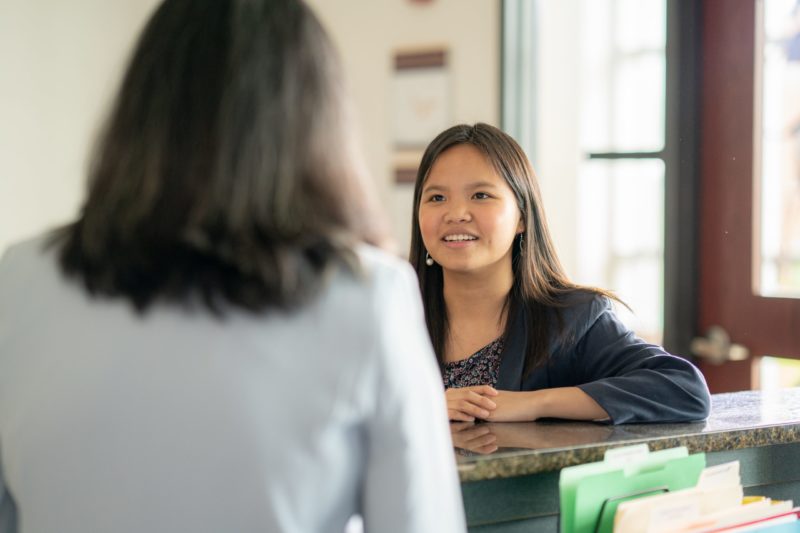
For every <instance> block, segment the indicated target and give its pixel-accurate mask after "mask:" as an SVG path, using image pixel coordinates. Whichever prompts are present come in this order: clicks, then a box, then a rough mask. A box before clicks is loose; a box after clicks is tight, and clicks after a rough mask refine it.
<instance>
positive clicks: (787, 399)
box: [451, 388, 800, 482]
mask: <svg viewBox="0 0 800 533" xmlns="http://www.w3.org/2000/svg"><path fill="white" fill-rule="evenodd" d="M711 400H712V408H711V416H710V417H709V418H708V420H706V421H704V422H694V423H688V424H627V425H619V426H610V425H606V424H598V423H591V422H569V421H555V420H554V421H539V422H516V423H513V422H506V423H479V424H472V423H470V424H465V423H452V424H451V431H452V433H453V442H454V443H455V445H456V446H460V447H457V448H456V457H457V462H458V470H459V476H460V478H461V481H462V482H470V481H481V480H485V479H496V478H505V477H514V476H521V475H528V474H536V473H540V472H549V471H553V470H559V469H561V468H563V467H565V466H572V465H576V464H582V463H588V462H593V461H600V460H602V459H603V454H604V453H605V451H606V449H608V448H615V447H619V446H627V445H630V444H639V443H643V442H644V443H647V444H648V445H649V447H650V449H651V450H660V449H664V448H672V447H675V446H686V447H688V448H689V451H690V452H691V453H694V452H716V451H724V450H736V449H741V448H752V447H756V446H767V445H771V444H786V443H793V442H800V388H794V389H784V390H780V391H770V392H762V391H744V392H735V393H730V394H715V395H713V396H712V397H711ZM487 433H492V434H493V435H494V437H495V438H496V445H497V446H499V448H497V450H496V451H494V452H492V453H486V454H482V453H480V450H481V448H480V445H481V440H480V439H481V436H482V435H485V434H487ZM470 448H471V449H472V451H470ZM476 450H478V451H476ZM484 450H486V449H485V448H484Z"/></svg>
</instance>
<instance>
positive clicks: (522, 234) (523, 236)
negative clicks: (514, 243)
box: [519, 233, 525, 250]
mask: <svg viewBox="0 0 800 533" xmlns="http://www.w3.org/2000/svg"><path fill="white" fill-rule="evenodd" d="M524 245H525V234H524V233H520V234H519V249H520V250H522V247H523V246H524Z"/></svg>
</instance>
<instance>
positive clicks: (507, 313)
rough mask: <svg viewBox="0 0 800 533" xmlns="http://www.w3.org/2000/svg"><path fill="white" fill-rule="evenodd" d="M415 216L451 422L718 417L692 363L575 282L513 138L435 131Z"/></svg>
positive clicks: (417, 259) (488, 131)
mask: <svg viewBox="0 0 800 533" xmlns="http://www.w3.org/2000/svg"><path fill="white" fill-rule="evenodd" d="M414 213H415V214H416V216H415V217H414V220H413V222H412V242H411V253H410V260H411V263H412V265H413V266H414V267H415V269H416V271H417V275H418V277H419V282H420V289H421V291H422V297H423V302H424V304H425V319H426V322H427V325H428V331H429V333H430V336H431V341H432V343H433V346H434V351H435V353H436V356H437V359H438V361H439V364H440V367H441V369H442V374H443V379H444V384H445V388H446V396H447V406H448V412H449V415H450V418H451V420H465V421H472V420H475V419H488V420H495V421H518V420H535V419H537V418H544V417H558V418H569V419H580V420H607V421H610V422H612V423H623V422H656V421H658V422H666V421H686V420H697V419H702V418H705V417H706V416H708V412H709V408H710V398H709V394H708V388H707V387H706V384H705V381H704V380H703V377H702V375H701V374H700V373H699V372H698V370H697V369H696V368H695V367H694V366H693V365H692V364H691V363H690V362H688V361H687V360H685V359H683V358H680V357H676V356H673V355H670V354H668V353H666V352H665V351H664V350H663V348H661V347H659V346H655V345H651V344H647V343H645V342H644V341H643V340H641V339H639V338H638V337H636V336H635V335H634V333H633V332H631V331H630V330H628V329H627V328H626V327H625V326H624V325H623V324H622V323H621V322H620V321H619V320H618V319H617V317H616V315H615V314H614V311H613V308H612V306H611V303H610V300H611V299H616V298H615V297H614V296H613V295H612V294H611V293H609V292H607V291H604V290H602V289H597V288H591V287H582V286H579V285H576V284H574V283H572V282H571V281H570V280H569V278H568V277H567V275H566V274H565V272H564V270H563V268H562V266H561V263H560V262H559V260H558V256H557V254H556V252H555V247H554V246H553V243H552V241H551V238H550V233H549V230H548V228H547V222H546V219H545V215H544V209H543V206H542V202H541V197H540V194H539V187H538V184H537V182H536V177H535V175H534V173H533V169H532V168H531V165H530V162H529V161H528V159H527V157H526V156H525V153H524V152H523V151H522V149H521V148H520V147H519V145H518V144H517V143H516V142H515V141H514V140H513V139H512V138H511V137H510V136H508V135H506V134H505V133H503V132H502V131H500V130H499V129H497V128H494V127H492V126H489V125H486V124H480V123H479V124H475V125H474V126H468V125H459V126H454V127H452V128H450V129H448V130H446V131H444V132H442V133H441V134H440V135H439V136H437V137H436V138H435V139H434V140H433V141H432V142H431V143H430V145H429V146H428V148H427V149H426V151H425V154H424V155H423V158H422V163H421V164H420V168H419V172H418V174H417V180H416V185H415V191H414Z"/></svg>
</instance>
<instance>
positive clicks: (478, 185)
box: [466, 181, 497, 189]
mask: <svg viewBox="0 0 800 533" xmlns="http://www.w3.org/2000/svg"><path fill="white" fill-rule="evenodd" d="M487 187H492V188H494V187H497V185H496V184H494V183H492V182H491V181H474V182H472V183H469V184H467V186H466V188H467V189H485V188H487Z"/></svg>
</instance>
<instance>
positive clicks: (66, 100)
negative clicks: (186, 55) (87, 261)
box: [0, 0, 156, 253]
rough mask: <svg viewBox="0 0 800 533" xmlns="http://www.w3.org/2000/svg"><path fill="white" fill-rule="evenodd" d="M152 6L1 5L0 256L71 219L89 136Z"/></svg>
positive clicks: (143, 1) (146, 0) (80, 0)
mask: <svg viewBox="0 0 800 533" xmlns="http://www.w3.org/2000/svg"><path fill="white" fill-rule="evenodd" d="M155 4H156V0H130V1H108V0H69V1H64V0H2V1H0V253H2V251H3V250H4V249H5V248H6V246H7V245H8V244H9V243H10V242H12V241H14V240H18V239H20V238H22V237H25V236H28V235H31V234H34V233H38V232H40V231H42V230H44V229H45V228H49V227H51V226H53V225H55V224H59V223H63V222H66V221H68V220H70V219H71V218H72V217H74V215H75V213H76V211H77V209H78V206H79V202H80V200H81V197H82V195H83V190H84V187H83V184H84V174H85V161H86V155H87V151H88V147H89V144H90V140H91V139H92V137H93V135H94V132H95V129H96V127H97V125H98V123H99V120H100V117H101V115H102V112H103V110H104V109H105V106H106V105H107V103H108V100H109V97H110V95H111V93H112V92H113V90H114V86H115V84H116V82H117V77H118V75H119V73H120V70H121V68H122V65H123V62H124V59H125V57H126V54H127V52H128V49H129V47H130V46H131V45H132V43H133V39H134V37H135V35H136V33H137V32H138V31H139V29H140V27H141V26H142V25H143V23H144V20H145V18H146V17H147V15H148V14H149V13H150V11H151V10H152V8H153V6H154V5H155Z"/></svg>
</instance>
